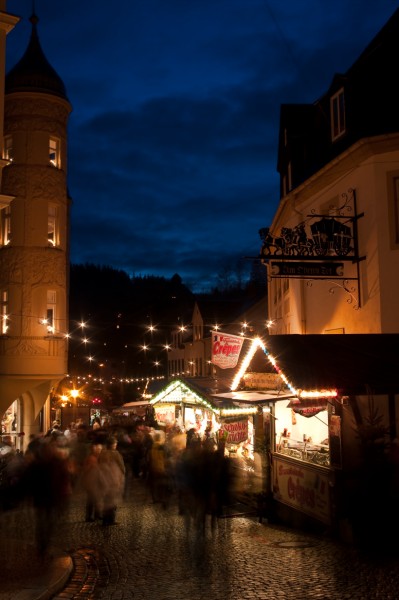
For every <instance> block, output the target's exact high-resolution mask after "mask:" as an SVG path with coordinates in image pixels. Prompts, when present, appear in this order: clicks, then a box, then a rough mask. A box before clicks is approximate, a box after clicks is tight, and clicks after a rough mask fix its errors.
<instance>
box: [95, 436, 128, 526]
mask: <svg viewBox="0 0 399 600" xmlns="http://www.w3.org/2000/svg"><path fill="white" fill-rule="evenodd" d="M117 445H118V441H117V439H116V437H114V436H110V437H108V439H107V442H106V446H105V448H103V449H102V450H101V452H100V454H99V457H98V464H99V467H100V469H101V475H102V478H103V494H102V517H103V525H115V524H116V510H117V507H118V504H119V503H120V502H121V501H122V497H123V491H124V487H125V464H124V462H123V457H122V454H121V453H120V452H119V451H118V450H117Z"/></svg>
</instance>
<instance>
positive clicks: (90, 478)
mask: <svg viewBox="0 0 399 600" xmlns="http://www.w3.org/2000/svg"><path fill="white" fill-rule="evenodd" d="M102 449H103V447H102V445H101V444H92V445H91V449H90V453H89V454H88V456H87V457H86V458H85V460H84V462H83V467H82V474H81V483H82V487H83V489H84V491H85V493H86V504H85V521H86V523H92V522H94V521H96V520H97V519H102V496H103V491H104V485H105V482H104V477H103V473H102V470H101V467H100V465H99V463H98V457H99V456H100V453H101V451H102Z"/></svg>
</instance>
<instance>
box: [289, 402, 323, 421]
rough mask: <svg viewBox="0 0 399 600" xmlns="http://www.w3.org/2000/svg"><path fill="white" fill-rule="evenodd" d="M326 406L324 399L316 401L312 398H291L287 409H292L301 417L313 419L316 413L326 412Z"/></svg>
mask: <svg viewBox="0 0 399 600" xmlns="http://www.w3.org/2000/svg"><path fill="white" fill-rule="evenodd" d="M327 404H328V402H327V400H326V399H325V398H319V399H317V400H314V399H312V398H305V399H299V398H293V399H292V400H291V401H290V402H289V404H288V408H292V410H293V411H294V412H295V413H297V414H298V415H301V416H302V417H314V415H317V413H319V412H322V411H323V410H326V409H327Z"/></svg>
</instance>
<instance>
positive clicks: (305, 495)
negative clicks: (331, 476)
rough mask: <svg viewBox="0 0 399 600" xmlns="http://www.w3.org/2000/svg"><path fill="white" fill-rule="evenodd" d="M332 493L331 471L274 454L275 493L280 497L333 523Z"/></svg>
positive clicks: (279, 499) (275, 496) (288, 503)
mask: <svg viewBox="0 0 399 600" xmlns="http://www.w3.org/2000/svg"><path fill="white" fill-rule="evenodd" d="M329 493H330V488H329V483H328V475H324V474H323V473H320V472H319V471H317V470H316V469H312V468H307V467H306V466H302V465H301V464H298V465H294V464H292V463H290V462H288V461H287V462H285V461H284V460H280V459H279V458H277V457H276V456H274V457H273V496H274V498H275V499H276V500H277V501H279V502H282V503H283V504H287V505H288V506H292V507H293V508H295V509H297V510H299V511H301V512H303V513H306V514H307V515H310V516H311V517H313V518H315V519H318V520H319V521H322V522H323V523H327V524H329V523H330V519H331V516H330V495H329Z"/></svg>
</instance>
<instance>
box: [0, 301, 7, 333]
mask: <svg viewBox="0 0 399 600" xmlns="http://www.w3.org/2000/svg"><path fill="white" fill-rule="evenodd" d="M7 330H8V292H6V291H5V290H3V291H2V292H0V334H1V335H5V334H6V333H7Z"/></svg>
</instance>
